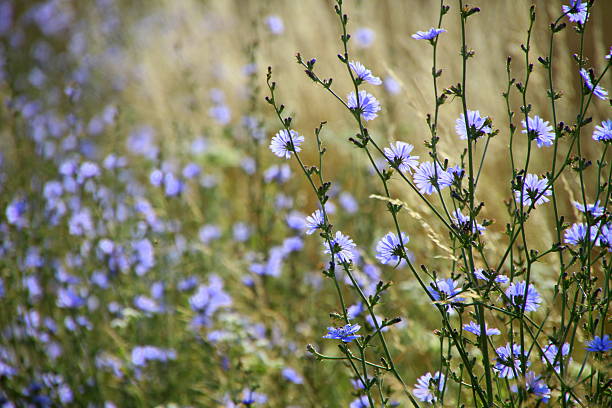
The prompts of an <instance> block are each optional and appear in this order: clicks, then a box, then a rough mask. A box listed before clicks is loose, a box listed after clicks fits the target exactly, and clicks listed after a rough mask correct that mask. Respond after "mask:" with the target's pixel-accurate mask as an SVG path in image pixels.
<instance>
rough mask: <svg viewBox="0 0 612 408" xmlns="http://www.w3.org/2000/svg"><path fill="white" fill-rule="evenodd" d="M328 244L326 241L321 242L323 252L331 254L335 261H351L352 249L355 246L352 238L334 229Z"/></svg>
mask: <svg viewBox="0 0 612 408" xmlns="http://www.w3.org/2000/svg"><path fill="white" fill-rule="evenodd" d="M330 244H331V248H330V245H328V243H327V242H324V243H323V247H324V250H323V253H325V254H333V255H334V256H335V259H336V263H338V264H340V263H343V262H347V263H349V262H351V261H352V260H353V252H352V250H353V249H354V248H356V247H357V245H355V243H354V242H353V240H352V239H351V238H350V237H348V236H347V235H344V234H343V233H342V232H340V231H336V235H335V236H334V237H333V238H332V239H331V240H330Z"/></svg>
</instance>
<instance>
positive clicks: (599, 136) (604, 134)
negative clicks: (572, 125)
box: [593, 119, 612, 142]
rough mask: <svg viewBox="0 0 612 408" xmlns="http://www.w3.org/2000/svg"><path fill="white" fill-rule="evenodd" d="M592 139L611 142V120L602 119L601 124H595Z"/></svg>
mask: <svg viewBox="0 0 612 408" xmlns="http://www.w3.org/2000/svg"><path fill="white" fill-rule="evenodd" d="M593 140H597V141H598V142H612V120H611V119H608V120H604V121H603V122H601V125H598V126H595V130H594V131H593Z"/></svg>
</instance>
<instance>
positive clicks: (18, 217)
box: [5, 198, 29, 229]
mask: <svg viewBox="0 0 612 408" xmlns="http://www.w3.org/2000/svg"><path fill="white" fill-rule="evenodd" d="M27 212H28V202H27V201H26V200H25V199H23V198H15V199H13V201H11V203H10V204H9V205H8V206H7V207H6V211H5V215H6V220H7V221H8V223H9V224H11V225H14V226H16V227H17V228H20V229H21V228H25V227H27V226H28V224H29V222H28V219H27V218H26V214H27Z"/></svg>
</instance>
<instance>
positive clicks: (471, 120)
mask: <svg viewBox="0 0 612 408" xmlns="http://www.w3.org/2000/svg"><path fill="white" fill-rule="evenodd" d="M467 118H468V125H469V135H470V137H471V138H472V140H476V139H478V138H479V137H480V136H483V135H485V134H490V133H491V132H492V129H491V127H490V126H487V124H486V122H487V119H488V118H487V116H484V117H481V116H480V111H472V110H468V111H467ZM455 132H457V134H458V135H459V139H461V140H466V139H467V138H468V130H467V129H466V126H465V115H464V114H463V113H462V114H461V115H459V117H458V118H457V119H456V120H455Z"/></svg>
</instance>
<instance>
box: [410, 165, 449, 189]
mask: <svg viewBox="0 0 612 408" xmlns="http://www.w3.org/2000/svg"><path fill="white" fill-rule="evenodd" d="M436 175H437V177H436ZM414 183H415V184H416V186H417V187H418V189H419V191H420V192H421V194H428V195H429V194H432V193H433V192H434V191H436V187H437V188H439V189H440V190H442V189H443V188H445V187H448V186H450V185H451V184H453V176H452V174H450V173H449V172H447V171H445V170H443V169H442V167H441V166H440V165H439V164H437V163H436V164H435V166H434V163H433V162H424V163H421V164H420V165H419V168H418V169H417V170H416V172H415V173H414Z"/></svg>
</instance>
